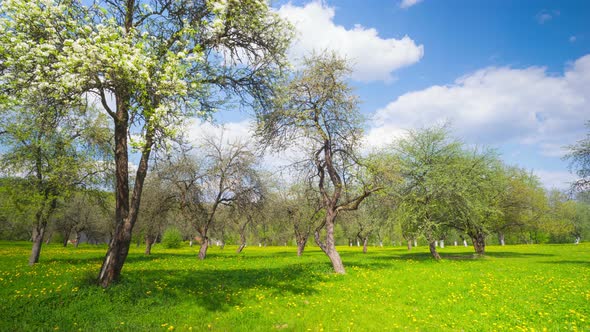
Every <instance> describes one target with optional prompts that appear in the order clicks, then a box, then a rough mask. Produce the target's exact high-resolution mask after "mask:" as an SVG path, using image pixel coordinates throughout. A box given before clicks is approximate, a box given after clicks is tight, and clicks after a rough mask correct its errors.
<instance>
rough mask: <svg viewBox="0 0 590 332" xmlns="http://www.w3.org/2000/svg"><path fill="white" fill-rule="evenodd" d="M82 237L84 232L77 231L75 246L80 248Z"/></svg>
mask: <svg viewBox="0 0 590 332" xmlns="http://www.w3.org/2000/svg"><path fill="white" fill-rule="evenodd" d="M81 238H82V233H81V232H76V243H75V244H74V248H78V246H79V245H80V239H81ZM86 241H88V237H87V238H86Z"/></svg>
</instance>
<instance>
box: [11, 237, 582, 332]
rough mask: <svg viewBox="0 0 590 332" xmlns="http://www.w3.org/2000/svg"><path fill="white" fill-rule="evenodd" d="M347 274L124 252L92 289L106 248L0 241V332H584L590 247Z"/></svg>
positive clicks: (352, 262) (358, 260)
mask: <svg viewBox="0 0 590 332" xmlns="http://www.w3.org/2000/svg"><path fill="white" fill-rule="evenodd" d="M339 249H340V251H341V255H342V258H343V260H344V263H345V266H346V267H347V274H346V275H343V276H341V275H334V274H332V273H331V266H330V264H329V263H328V260H327V257H326V256H325V255H324V254H323V253H321V252H320V251H318V250H317V249H316V248H308V249H307V251H306V253H305V254H304V256H303V257H297V256H296V255H295V248H294V247H273V248H259V247H247V248H246V249H245V250H244V253H243V254H240V255H238V254H235V253H234V250H235V248H233V247H231V246H229V247H226V248H225V249H224V250H220V249H219V248H216V247H213V248H211V250H210V253H209V256H208V257H207V259H206V260H205V261H199V260H198V259H197V258H196V255H197V251H198V248H197V247H193V248H189V247H183V248H181V249H164V248H163V247H162V246H159V245H156V246H155V247H154V248H153V255H152V256H149V257H146V256H144V255H143V254H142V251H143V248H132V250H131V252H130V254H129V258H128V259H127V263H126V264H125V267H124V269H123V279H122V280H121V282H120V283H118V284H117V285H115V286H113V287H111V288H109V289H106V290H103V289H102V288H100V287H97V286H95V285H93V279H94V277H95V276H96V274H97V273H98V269H99V267H100V264H101V262H102V257H103V255H104V253H105V252H106V247H104V246H103V247H94V246H84V245H82V246H81V247H80V248H78V249H75V248H72V247H69V248H62V247H60V246H59V245H49V246H44V248H43V251H42V253H41V261H40V263H39V264H38V265H36V266H34V267H32V268H31V267H28V266H27V265H26V262H27V257H28V254H29V250H30V244H28V243H10V242H0V331H12V330H17V331H18V330H23V331H31V330H54V329H55V330H57V329H59V330H82V331H88V330H92V331H110V330H114V329H117V330H133V331H137V330H150V331H165V330H173V329H174V330H197V331H206V330H213V331H228V330H231V331H235V330H237V331H272V330H285V331H289V330H295V331H306V330H311V331H322V330H324V331H337V330H338V331H383V330H420V331H444V330H466V331H490V330H499V331H502V330H515V331H522V330H533V329H534V330H543V329H544V328H546V329H547V330H549V331H558V330H590V245H589V244H581V245H578V246H575V245H530V246H506V247H494V246H492V247H488V248H487V249H488V255H486V257H485V258H475V257H474V256H473V255H472V251H471V250H472V248H463V247H447V248H445V249H442V250H441V253H442V255H443V260H442V261H441V262H436V261H433V260H432V259H430V257H429V255H428V253H427V252H426V250H427V249H426V248H425V247H418V248H415V249H413V250H412V251H411V252H408V251H407V250H406V249H405V248H401V247H398V248H384V249H380V248H373V247H370V248H369V252H368V253H367V254H362V252H361V250H360V249H361V248H357V247H353V248H348V247H342V248H339Z"/></svg>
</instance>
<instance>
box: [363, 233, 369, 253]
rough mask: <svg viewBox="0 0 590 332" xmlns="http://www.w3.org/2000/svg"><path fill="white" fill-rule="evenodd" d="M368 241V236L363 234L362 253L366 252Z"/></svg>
mask: <svg viewBox="0 0 590 332" xmlns="http://www.w3.org/2000/svg"><path fill="white" fill-rule="evenodd" d="M368 243H369V237H368V236H365V237H364V238H363V254H366V253H367V245H368Z"/></svg>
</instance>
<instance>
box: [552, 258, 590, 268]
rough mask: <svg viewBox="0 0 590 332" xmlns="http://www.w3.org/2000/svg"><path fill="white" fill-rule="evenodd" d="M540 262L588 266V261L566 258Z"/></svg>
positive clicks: (589, 263)
mask: <svg viewBox="0 0 590 332" xmlns="http://www.w3.org/2000/svg"><path fill="white" fill-rule="evenodd" d="M542 263H545V264H560V265H580V266H583V267H589V268H590V262H588V261H573V260H567V261H544V262H542Z"/></svg>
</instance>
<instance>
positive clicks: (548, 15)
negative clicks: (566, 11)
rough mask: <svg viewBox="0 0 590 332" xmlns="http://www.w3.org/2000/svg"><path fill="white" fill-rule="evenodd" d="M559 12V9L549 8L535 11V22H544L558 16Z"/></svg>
mask: <svg viewBox="0 0 590 332" xmlns="http://www.w3.org/2000/svg"><path fill="white" fill-rule="evenodd" d="M559 14H560V12H559V10H551V11H550V10H546V9H543V10H541V11H540V12H538V13H537V15H536V16H535V18H536V19H537V22H538V23H539V24H545V23H546V22H548V21H550V20H552V19H553V18H555V17H556V16H559Z"/></svg>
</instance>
